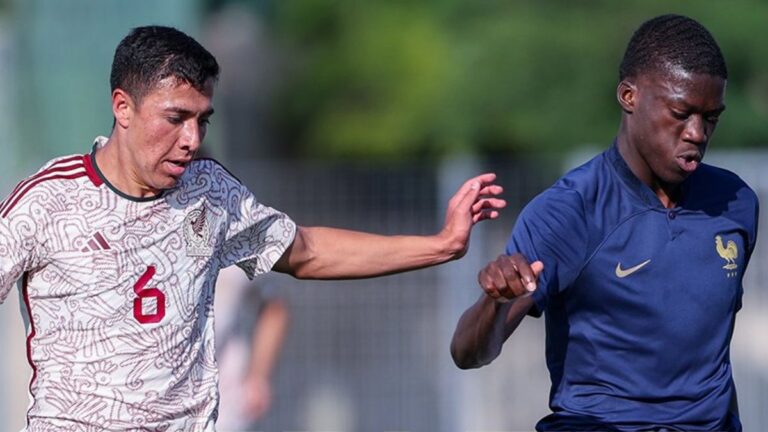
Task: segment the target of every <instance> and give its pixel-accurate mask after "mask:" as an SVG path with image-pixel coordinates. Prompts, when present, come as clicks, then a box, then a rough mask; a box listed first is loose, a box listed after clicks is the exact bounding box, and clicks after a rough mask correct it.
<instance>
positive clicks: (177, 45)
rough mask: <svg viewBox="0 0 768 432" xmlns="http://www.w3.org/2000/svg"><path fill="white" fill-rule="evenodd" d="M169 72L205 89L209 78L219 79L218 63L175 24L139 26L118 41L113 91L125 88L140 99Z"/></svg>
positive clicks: (137, 99) (113, 68)
mask: <svg viewBox="0 0 768 432" xmlns="http://www.w3.org/2000/svg"><path fill="white" fill-rule="evenodd" d="M170 76H173V77H176V78H178V79H179V80H181V81H182V82H186V83H188V84H190V85H191V86H192V87H194V88H195V89H197V90H200V91H202V90H203V89H204V88H205V85H206V83H207V82H208V80H209V79H213V80H216V79H218V76H219V64H218V63H217V62H216V58H215V57H214V56H213V55H212V54H211V53H210V52H208V50H206V49H205V48H203V46H202V45H200V44H199V43H198V42H197V41H196V40H194V39H193V38H191V37H189V36H187V35H186V34H184V33H183V32H181V31H179V30H177V29H175V28H172V27H163V26H145V27H136V28H135V29H133V30H131V32H130V33H129V34H128V35H127V36H126V37H125V38H123V40H122V41H120V43H119V44H118V45H117V49H115V58H114V60H113V61H112V73H111V74H110V77H109V82H110V86H111V88H112V91H114V90H115V89H118V88H119V89H122V90H125V91H126V92H128V94H129V95H131V97H132V98H134V99H135V100H136V101H137V102H138V101H140V100H141V99H142V97H144V96H145V95H147V94H148V93H149V92H150V91H151V90H152V89H153V88H154V86H155V85H156V84H157V83H158V82H159V81H160V80H162V79H165V78H167V77H170Z"/></svg>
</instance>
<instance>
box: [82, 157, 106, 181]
mask: <svg viewBox="0 0 768 432" xmlns="http://www.w3.org/2000/svg"><path fill="white" fill-rule="evenodd" d="M92 157H95V155H91V154H87V155H84V156H83V165H85V173H86V174H88V178H89V179H91V183H93V185H94V186H96V187H99V186H101V185H102V184H104V181H103V180H102V179H101V177H99V173H97V172H96V169H95V168H94V167H93V161H92V160H91V158H92Z"/></svg>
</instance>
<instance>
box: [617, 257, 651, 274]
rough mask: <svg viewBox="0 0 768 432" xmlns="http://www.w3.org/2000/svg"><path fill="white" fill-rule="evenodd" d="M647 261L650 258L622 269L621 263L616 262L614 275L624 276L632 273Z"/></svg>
mask: <svg viewBox="0 0 768 432" xmlns="http://www.w3.org/2000/svg"><path fill="white" fill-rule="evenodd" d="M649 262H651V260H646V261H643V262H641V263H640V264H638V265H636V266H634V267H630V268H628V269H622V268H621V263H618V264H616V276H618V277H620V278H625V277H627V276H629V275H631V274H632V273H634V272H636V271H638V270H640V269H641V268H643V267H645V265H646V264H648V263H649Z"/></svg>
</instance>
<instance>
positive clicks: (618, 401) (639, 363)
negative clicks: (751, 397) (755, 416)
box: [507, 144, 758, 431]
mask: <svg viewBox="0 0 768 432" xmlns="http://www.w3.org/2000/svg"><path fill="white" fill-rule="evenodd" d="M681 187H682V199H681V202H680V203H679V205H678V207H676V208H672V209H666V208H664V207H663V206H662V204H661V202H660V201H659V199H658V198H657V197H656V195H655V194H654V192H653V191H652V190H651V189H650V188H649V187H648V186H646V185H645V184H643V183H642V182H641V181H640V180H639V179H638V178H637V177H635V175H634V174H633V173H632V172H631V171H630V169H629V167H628V166H627V164H626V163H625V162H624V160H623V159H622V157H621V155H620V154H619V151H618V148H617V147H616V145H615V144H614V145H613V146H612V147H611V148H610V149H609V150H607V151H605V152H603V153H602V154H600V155H598V156H597V157H595V158H594V159H592V160H591V161H589V162H587V163H586V164H584V165H582V166H580V167H578V168H576V169H574V170H572V171H571V172H569V173H567V174H566V175H565V176H564V177H563V178H561V179H560V180H559V181H558V182H557V183H555V185H553V186H552V187H550V188H549V189H547V190H546V191H544V192H543V193H542V194H541V195H539V196H537V197H536V198H535V199H534V200H532V201H531V202H530V203H529V204H528V205H527V206H526V207H525V209H524V210H523V212H522V214H521V215H520V217H519V218H518V220H517V223H516V224H515V227H514V230H513V232H512V236H511V238H510V240H509V243H508V245H507V253H508V254H512V253H515V252H521V253H522V254H523V255H525V256H526V257H527V258H528V259H529V260H531V261H534V260H541V261H543V262H544V272H543V274H542V275H541V276H540V278H539V282H538V289H537V291H536V292H535V293H534V296H533V298H534V301H535V306H534V307H533V308H532V310H531V311H530V314H531V315H533V316H540V315H541V313H544V314H545V320H546V321H545V322H546V335H547V336H546V358H547V367H548V368H549V372H550V376H551V380H552V389H551V392H550V408H551V409H552V411H553V413H552V414H550V415H549V416H547V417H545V418H543V419H541V421H539V423H538V424H537V425H536V428H537V430H547V431H550V430H621V431H624V430H627V431H635V430H648V429H654V430H656V429H663V428H667V429H670V430H686V431H688V430H734V431H738V430H741V425H740V422H739V420H738V411H737V408H736V404H735V400H736V394H735V388H734V384H733V378H732V375H731V363H730V358H729V344H730V341H731V335H732V332H733V328H734V318H735V314H736V312H737V311H738V310H739V309H740V307H741V297H742V278H743V276H744V270H745V269H746V267H747V262H748V261H749V257H750V255H751V253H752V251H753V250H754V247H755V239H756V235H757V213H758V202H757V197H756V195H755V193H754V192H753V191H752V190H751V189H750V188H749V186H747V185H746V183H744V182H743V181H742V180H741V179H740V178H739V177H738V176H736V175H735V174H733V173H731V172H729V171H726V170H723V169H720V168H716V167H713V166H709V165H706V164H702V165H700V166H699V168H698V169H697V170H696V171H694V173H693V174H691V175H690V176H689V177H688V179H686V181H685V182H684V183H683V184H682V186H681Z"/></svg>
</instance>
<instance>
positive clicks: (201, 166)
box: [185, 158, 242, 184]
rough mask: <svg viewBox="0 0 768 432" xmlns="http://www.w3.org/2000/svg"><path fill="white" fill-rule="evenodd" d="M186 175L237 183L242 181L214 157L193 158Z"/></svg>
mask: <svg viewBox="0 0 768 432" xmlns="http://www.w3.org/2000/svg"><path fill="white" fill-rule="evenodd" d="M185 177H188V178H194V179H199V178H200V177H211V178H213V179H215V180H216V181H219V182H226V183H237V184H241V183H242V182H241V181H240V179H238V178H237V177H236V176H235V175H234V174H232V172H231V171H229V170H228V169H227V168H226V167H225V166H224V165H223V164H222V163H221V162H219V161H217V160H216V159H213V158H199V159H195V160H193V161H192V162H191V163H190V165H189V169H188V170H187V175H186V176H185Z"/></svg>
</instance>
